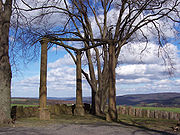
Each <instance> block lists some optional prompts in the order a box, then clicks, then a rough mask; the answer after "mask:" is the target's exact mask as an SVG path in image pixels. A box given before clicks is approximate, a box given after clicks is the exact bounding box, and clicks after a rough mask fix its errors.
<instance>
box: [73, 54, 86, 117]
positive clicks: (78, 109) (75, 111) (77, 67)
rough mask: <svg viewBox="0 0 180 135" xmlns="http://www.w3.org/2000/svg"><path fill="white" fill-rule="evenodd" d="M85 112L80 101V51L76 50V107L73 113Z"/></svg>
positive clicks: (81, 114) (82, 113)
mask: <svg viewBox="0 0 180 135" xmlns="http://www.w3.org/2000/svg"><path fill="white" fill-rule="evenodd" d="M84 114H85V111H84V108H83V102H82V74H81V51H77V52H76V107H75V110H74V115H80V116H83V115H84Z"/></svg>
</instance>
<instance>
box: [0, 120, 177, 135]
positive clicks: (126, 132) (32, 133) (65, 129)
mask: <svg viewBox="0 0 180 135" xmlns="http://www.w3.org/2000/svg"><path fill="white" fill-rule="evenodd" d="M0 135H175V133H172V134H171V133H167V132H160V131H155V130H148V129H142V128H138V127H133V126H125V125H122V124H116V123H115V124H114V123H92V124H70V123H69V124H68V123H67V124H51V125H47V126H44V127H14V128H13V127H1V128H0Z"/></svg>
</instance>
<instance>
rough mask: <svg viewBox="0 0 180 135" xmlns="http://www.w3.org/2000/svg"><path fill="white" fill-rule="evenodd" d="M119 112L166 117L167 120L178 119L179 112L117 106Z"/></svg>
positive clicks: (140, 115) (149, 116) (179, 117)
mask: <svg viewBox="0 0 180 135" xmlns="http://www.w3.org/2000/svg"><path fill="white" fill-rule="evenodd" d="M118 113H119V114H126V115H130V116H135V117H146V118H156V119H168V120H179V119H180V113H176V112H167V111H159V110H155V111H153V110H145V109H140V108H134V107H131V106H119V107H118Z"/></svg>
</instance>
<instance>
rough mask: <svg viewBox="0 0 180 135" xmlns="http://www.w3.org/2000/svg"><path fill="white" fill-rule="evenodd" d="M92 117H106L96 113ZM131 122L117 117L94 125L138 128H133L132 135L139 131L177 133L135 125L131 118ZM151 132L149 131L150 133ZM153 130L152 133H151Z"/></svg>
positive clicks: (175, 134) (165, 133)
mask: <svg viewBox="0 0 180 135" xmlns="http://www.w3.org/2000/svg"><path fill="white" fill-rule="evenodd" d="M93 116H94V117H96V118H98V119H100V120H106V117H105V116H96V115H93ZM131 122H132V123H134V124H129V123H126V122H123V121H121V120H119V119H118V121H113V122H104V123H96V124H95V125H94V124H93V125H94V126H107V125H108V126H114V127H115V126H116V127H120V125H122V126H126V128H131V127H132V128H133V127H135V128H138V129H135V130H134V131H133V132H132V135H138V133H139V132H143V133H146V134H147V135H155V134H154V133H157V134H162V135H177V133H174V132H173V131H171V130H169V131H160V130H156V129H151V128H148V127H145V126H143V125H135V124H138V123H136V121H134V120H131ZM150 132H151V133H150ZM152 132H154V133H152Z"/></svg>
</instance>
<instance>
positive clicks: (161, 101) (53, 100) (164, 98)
mask: <svg viewBox="0 0 180 135" xmlns="http://www.w3.org/2000/svg"><path fill="white" fill-rule="evenodd" d="M75 100H76V98H75V97H68V98H58V97H48V100H47V102H48V104H57V103H60V104H74V103H75ZM38 102H39V101H38V98H34V99H33V98H12V103H13V104H38ZM83 102H86V103H91V97H83ZM116 104H117V105H132V106H137V105H138V106H166V107H168V106H171V107H172V106H174V107H180V93H153V94H134V95H124V96H117V97H116Z"/></svg>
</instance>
